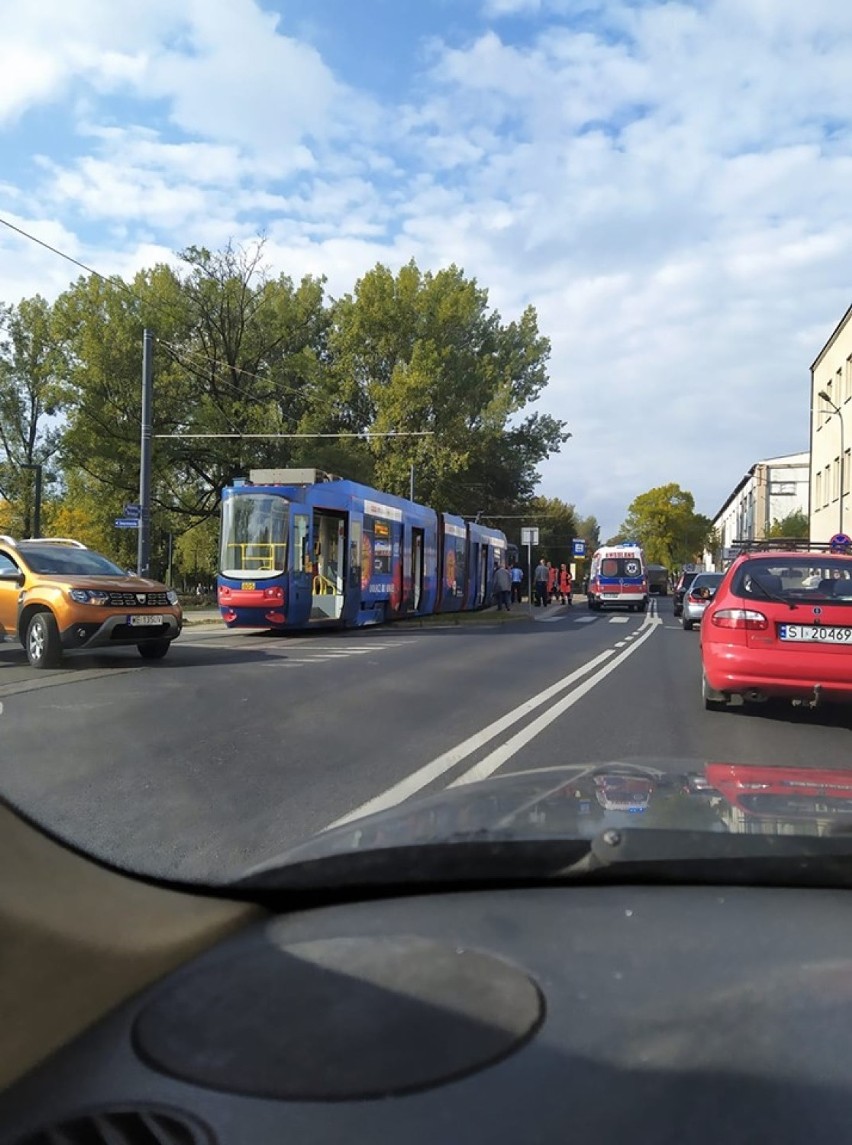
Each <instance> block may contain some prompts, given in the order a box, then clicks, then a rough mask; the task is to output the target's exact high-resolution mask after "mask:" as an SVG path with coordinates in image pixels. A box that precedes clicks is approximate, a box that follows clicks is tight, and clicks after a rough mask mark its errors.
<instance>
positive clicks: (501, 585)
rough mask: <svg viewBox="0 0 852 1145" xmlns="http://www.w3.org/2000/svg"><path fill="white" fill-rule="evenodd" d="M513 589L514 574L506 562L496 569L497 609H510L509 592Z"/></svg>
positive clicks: (495, 590)
mask: <svg viewBox="0 0 852 1145" xmlns="http://www.w3.org/2000/svg"><path fill="white" fill-rule="evenodd" d="M511 591H512V574H511V573H510V572H509V570H508V569H507V568H506V565H505V563H503V564H501V565H500V567H499V568H497V569H495V571H494V595H495V596H496V597H497V611H498V612H499V611H500V609H501V608H504V607H505V609H506V611H507V612H508V611H509V594H510V592H511Z"/></svg>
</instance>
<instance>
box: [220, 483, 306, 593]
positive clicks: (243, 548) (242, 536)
mask: <svg viewBox="0 0 852 1145" xmlns="http://www.w3.org/2000/svg"><path fill="white" fill-rule="evenodd" d="M289 519H290V505H289V503H288V502H287V501H286V500H285V498H283V497H277V496H275V495H274V494H270V493H239V494H237V495H236V496H234V497H227V498H226V499H225V500H224V501H223V502H222V550H221V553H220V556H219V567H220V569H221V571H222V575H223V576H226V577H238V578H243V577H253V578H256V577H272V576H278V575H280V574H281V573H283V572H284V571H285V570H286V568H287V529H288V524H289Z"/></svg>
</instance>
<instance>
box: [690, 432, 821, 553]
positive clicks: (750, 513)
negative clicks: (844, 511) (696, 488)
mask: <svg viewBox="0 0 852 1145" xmlns="http://www.w3.org/2000/svg"><path fill="white" fill-rule="evenodd" d="M809 484H810V455H809V454H808V453H789V454H785V455H784V456H783V457H768V458H766V460H764V461H757V462H755V464H754V465H752V467H751V469H749V471H748V473H746V474H744V476H743V477H741V478H740V480H739V482H738V483H737V485H736V487H735V488H734V489H733V491H732V492H731V493H730V494H729V496H728V498H727V500H726V501H725V503H724V504H723V505H722V507H721V509H720V510H719V512H718V513H717V514H716V516H715V517H714V518H713V529H714V530H715V532H716V535H717V537H718V540H719V544H718V546H717V548H716V549H715V551H714V552H713V553H710V552H705V554H704V565H705V568H716V569H722V568H724V567H725V565H726V564H727V563H728V562H729V561H730V560H731V559H732V557H733V546H734V543H735V542H736V541H760V540H763V539H764V538H765V537H766V536H767V535H768V534H769V530H770V529H771V528H772V526H773V525H774V524H775V523H776V522H778V521H783V520H784V519H785V518H786V517H789V516H790V515H791V514H792V513H802V514H803V515H804V516H805V517H807V514H808V489H809Z"/></svg>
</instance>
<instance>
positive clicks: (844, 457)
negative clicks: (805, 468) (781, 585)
mask: <svg viewBox="0 0 852 1145" xmlns="http://www.w3.org/2000/svg"><path fill="white" fill-rule="evenodd" d="M820 394H825V395H826V397H820ZM826 399H828V400H826ZM835 407H836V408H835ZM841 442H842V448H841ZM850 445H852V306H850V307H849V309H848V310H847V311H846V313H845V314H844V315H843V317H842V318H841V320H840V322H839V324H838V326H837V327H836V328H835V330H834V332H833V334H832V335H831V337H830V338H829V339H828V341H827V342H826V344H825V345H824V346H823V348H822V349H821V350H820V352H819V356H818V357H817V359H816V361H815V362H814V364H813V365H812V366H811V489H810V493H811V500H810V519H811V540H812V541H828V540H830V539H831V538H832V537H833V536H834V535H835V533H847V534H848V533H850V532H852V504H850V497H849V489H850V482H852V464H850V456H849V451H850ZM841 471H842V479H841Z"/></svg>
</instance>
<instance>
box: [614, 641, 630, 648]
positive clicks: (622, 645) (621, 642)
mask: <svg viewBox="0 0 852 1145" xmlns="http://www.w3.org/2000/svg"><path fill="white" fill-rule="evenodd" d="M626 643H627V641H626V640H619V641H618V643H616V644H613V648H623V647H624V646H625V644H626Z"/></svg>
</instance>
